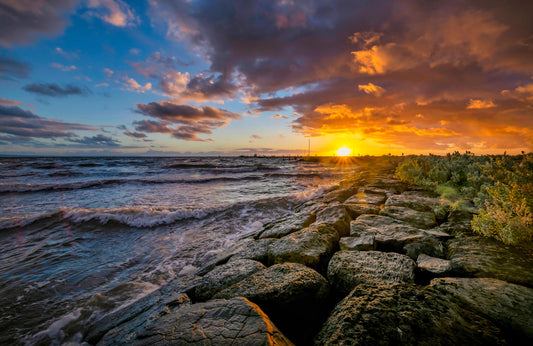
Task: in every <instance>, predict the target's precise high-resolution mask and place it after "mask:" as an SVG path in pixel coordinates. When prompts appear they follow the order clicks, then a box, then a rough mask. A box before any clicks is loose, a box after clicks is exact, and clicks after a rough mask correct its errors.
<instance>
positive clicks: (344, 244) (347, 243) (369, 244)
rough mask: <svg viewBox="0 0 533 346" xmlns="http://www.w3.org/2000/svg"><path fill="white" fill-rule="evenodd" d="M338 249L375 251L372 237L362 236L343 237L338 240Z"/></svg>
mask: <svg viewBox="0 0 533 346" xmlns="http://www.w3.org/2000/svg"><path fill="white" fill-rule="evenodd" d="M339 247H340V249H341V250H358V251H369V250H375V240H374V236H373V235H363V236H360V237H344V238H341V239H340V240H339Z"/></svg>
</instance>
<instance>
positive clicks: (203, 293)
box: [187, 259, 266, 301]
mask: <svg viewBox="0 0 533 346" xmlns="http://www.w3.org/2000/svg"><path fill="white" fill-rule="evenodd" d="M265 268H266V267H265V266H264V265H263V264H262V263H260V262H257V261H253V260H249V259H236V260H234V261H230V262H228V263H226V264H223V265H220V266H218V267H215V269H213V270H212V271H210V272H209V273H207V274H206V275H204V277H202V279H200V281H199V282H198V283H197V284H196V285H195V286H194V287H192V288H191V289H189V290H187V295H188V296H189V297H191V298H192V299H193V300H195V301H206V300H209V299H210V298H211V297H212V296H213V295H214V294H215V293H217V292H218V291H220V290H222V289H224V288H226V287H229V286H231V285H233V284H234V283H236V282H239V281H241V280H242V279H245V278H247V277H248V276H250V275H252V274H253V273H255V272H257V271H259V270H262V269H265Z"/></svg>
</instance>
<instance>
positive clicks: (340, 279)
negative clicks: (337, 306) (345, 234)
mask: <svg viewBox="0 0 533 346" xmlns="http://www.w3.org/2000/svg"><path fill="white" fill-rule="evenodd" d="M414 269H415V262H414V261H413V260H412V259H410V258H409V257H407V256H405V255H401V254H398V253H393V252H379V251H338V252H336V253H335V255H333V257H332V258H331V260H330V262H329V265H328V274H327V275H328V281H329V282H330V283H331V285H332V288H333V289H335V291H336V292H337V293H338V294H340V295H346V294H348V293H350V291H351V290H352V289H354V287H356V286H358V285H361V284H366V285H377V286H386V285H393V284H398V283H405V282H412V281H413V280H414V278H415V275H414Z"/></svg>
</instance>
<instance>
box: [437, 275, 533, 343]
mask: <svg viewBox="0 0 533 346" xmlns="http://www.w3.org/2000/svg"><path fill="white" fill-rule="evenodd" d="M430 287H431V288H433V289H435V290H437V291H439V292H441V293H442V294H447V295H452V296H454V297H457V298H458V299H460V300H461V301H462V302H464V303H465V304H468V305H469V306H470V307H471V310H475V311H478V312H479V313H480V314H482V315H483V316H487V317H488V318H489V319H490V320H492V321H493V322H494V323H495V324H496V325H498V327H499V328H500V329H502V331H504V333H505V334H506V337H505V339H506V341H507V342H508V343H509V345H520V344H523V345H531V344H533V314H532V313H531V312H532V311H533V289H532V288H528V287H524V286H521V285H515V284H511V283H508V282H505V281H501V280H497V279H488V278H479V279H477V278H474V279H471V278H442V279H434V280H432V281H431V284H430Z"/></svg>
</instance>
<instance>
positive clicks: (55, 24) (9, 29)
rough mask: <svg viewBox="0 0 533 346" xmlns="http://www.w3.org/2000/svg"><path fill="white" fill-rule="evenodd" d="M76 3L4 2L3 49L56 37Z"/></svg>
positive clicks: (0, 20) (0, 14)
mask: <svg viewBox="0 0 533 346" xmlns="http://www.w3.org/2000/svg"><path fill="white" fill-rule="evenodd" d="M77 2H78V1H77V0H39V1H32V0H16V1H10V0H1V1H0V46H3V47H10V46H13V45H15V44H21V43H29V42H31V41H34V40H35V39H37V38H38V37H39V36H42V35H56V34H58V33H60V32H62V31H63V28H64V27H65V25H66V23H67V19H66V14H67V13H69V12H71V11H72V10H73V9H74V7H75V4H76V3H77Z"/></svg>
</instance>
